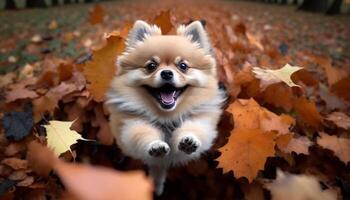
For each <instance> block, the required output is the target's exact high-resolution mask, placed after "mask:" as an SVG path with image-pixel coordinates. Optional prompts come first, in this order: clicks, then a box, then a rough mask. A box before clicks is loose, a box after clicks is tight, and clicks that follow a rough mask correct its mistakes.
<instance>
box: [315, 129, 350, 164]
mask: <svg viewBox="0 0 350 200" xmlns="http://www.w3.org/2000/svg"><path fill="white" fill-rule="evenodd" d="M320 136H321V137H319V138H317V144H318V145H320V146H321V147H323V148H326V149H330V150H332V151H333V152H334V154H335V155H336V156H338V158H339V159H340V160H341V161H343V162H344V163H345V164H346V163H348V162H349V161H350V139H348V138H341V137H337V136H335V135H332V136H331V135H328V134H327V133H323V132H320Z"/></svg>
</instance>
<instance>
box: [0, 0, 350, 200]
mask: <svg viewBox="0 0 350 200" xmlns="http://www.w3.org/2000/svg"><path fill="white" fill-rule="evenodd" d="M172 6H173V5H172V2H162V3H160V4H157V5H154V4H151V5H147V4H146V3H144V2H138V3H121V4H118V8H115V9H116V10H117V12H118V13H119V14H120V15H122V16H126V17H124V18H122V19H121V20H111V19H110V18H109V15H108V14H107V12H106V8H104V7H103V6H100V5H97V6H94V7H92V8H91V11H90V15H89V19H87V20H86V21H87V22H86V24H85V25H84V26H86V27H87V26H92V27H94V28H95V31H94V32H93V33H91V32H87V33H86V34H85V35H84V36H81V33H79V34H78V33H77V32H69V33H64V34H62V33H61V34H58V37H61V38H62V39H67V40H69V39H72V38H75V37H78V38H79V39H80V41H81V43H83V46H85V48H86V49H90V50H92V52H88V53H83V54H82V55H80V56H78V57H76V58H71V57H68V58H67V57H65V58H58V57H55V56H53V55H50V54H48V55H45V56H41V57H40V59H39V61H37V62H33V63H28V64H27V65H26V66H24V67H23V68H22V69H20V70H18V71H17V72H12V73H7V74H6V75H3V76H2V77H1V82H0V84H1V87H2V88H3V89H2V98H3V100H4V103H3V104H1V105H0V106H1V109H2V110H3V111H4V112H3V113H2V114H1V118H2V125H1V133H0V148H1V151H0V160H1V163H0V182H1V184H0V195H2V197H3V198H4V199H13V198H20V197H23V196H26V198H28V199H43V198H54V199H57V198H60V199H63V198H65V199H67V198H71V199H116V198H118V199H151V198H152V184H151V181H150V180H149V179H148V178H146V176H145V173H144V172H142V171H140V169H145V166H144V165H143V164H142V163H141V162H140V161H137V160H133V159H131V158H129V157H125V156H124V155H123V154H122V152H121V151H120V150H119V149H118V147H117V146H116V145H115V143H114V140H113V137H112V135H111V133H110V129H109V126H108V115H109V113H108V112H107V110H106V109H105V107H104V104H103V102H104V100H105V92H106V90H107V88H108V85H109V83H110V81H111V79H112V77H113V75H114V74H115V67H114V63H115V59H116V57H117V55H118V54H120V53H121V52H122V51H123V49H124V42H125V39H126V37H127V33H128V31H129V30H130V28H131V26H132V21H133V20H135V19H144V20H146V21H148V22H150V23H154V24H157V25H158V26H160V27H161V29H162V32H163V33H164V34H174V32H175V29H176V27H177V26H178V25H179V24H188V23H190V22H191V21H193V20H197V19H202V22H203V23H204V24H205V26H206V28H207V30H208V32H209V35H210V38H211V40H212V43H213V47H214V50H215V54H216V59H217V63H218V71H219V77H220V80H221V82H222V83H223V84H224V85H225V87H226V89H227V93H228V95H229V99H228V102H227V105H226V106H225V108H224V109H225V112H224V114H223V116H222V119H221V121H220V123H219V125H218V129H219V137H218V139H217V141H216V143H215V144H214V147H213V148H212V149H211V150H210V151H209V152H208V153H206V154H205V155H203V157H202V158H201V159H200V160H198V161H193V162H192V163H190V164H188V165H186V166H183V167H178V168H174V169H171V171H170V174H169V176H168V180H167V183H166V185H165V191H164V194H163V195H162V196H161V197H158V198H160V199H162V198H164V199H183V198H185V199H243V198H245V199H264V198H272V199H341V198H346V197H348V196H349V195H350V174H349V170H350V169H349V161H350V138H349V129H350V117H349V115H348V114H349V104H350V96H349V92H348V91H350V72H349V67H348V66H349V65H348V64H346V63H349V62H348V60H346V59H345V61H344V62H343V61H337V63H342V65H343V66H341V67H335V66H334V65H333V64H334V62H333V60H332V58H331V57H328V56H324V55H323V56H322V55H317V54H315V53H313V52H311V51H306V50H304V51H298V52H289V50H288V49H289V47H288V45H287V44H284V45H280V46H277V45H276V44H275V42H274V41H273V39H272V38H269V35H268V34H267V33H263V32H260V33H254V32H253V31H252V30H250V29H249V24H250V23H249V20H247V21H245V20H242V19H240V18H237V15H235V14H234V13H232V11H231V10H230V9H231V7H230V6H231V5H230V3H227V2H226V3H213V2H205V3H198V2H192V1H186V3H183V4H182V5H178V6H177V7H176V8H173V9H170V10H169V8H170V7H172ZM146 7H147V9H144V8H146ZM137 10H143V11H144V12H142V13H140V12H136V11H137ZM130 12H131V13H132V14H129V13H130ZM112 25H113V26H112ZM49 26H50V27H51V28H52V29H56V28H57V26H58V25H57V24H55V23H54V22H52V23H50V24H49ZM111 27H113V28H111ZM82 29H83V28H82ZM31 46H32V47H31V48H32V49H35V48H34V47H35V46H37V47H38V46H39V47H40V46H41V47H42V46H45V40H44V39H43V37H42V36H40V35H34V36H33V38H32V44H31ZM79 46H81V44H79ZM77 48H78V47H77ZM58 157H60V159H58ZM101 166H104V167H101ZM111 168H115V169H117V170H112V169H111ZM136 169H137V170H139V171H136V172H121V171H126V170H127V171H130V170H136ZM130 185H132V187H130ZM286 195H288V198H286Z"/></svg>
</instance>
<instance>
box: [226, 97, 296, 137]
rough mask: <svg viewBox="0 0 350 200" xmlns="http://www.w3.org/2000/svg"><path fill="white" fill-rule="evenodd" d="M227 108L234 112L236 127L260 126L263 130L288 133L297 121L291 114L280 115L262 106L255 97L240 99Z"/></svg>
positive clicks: (253, 127)
mask: <svg viewBox="0 0 350 200" xmlns="http://www.w3.org/2000/svg"><path fill="white" fill-rule="evenodd" d="M226 110H227V111H228V112H230V113H232V114H233V119H234V122H235V128H251V129H255V128H260V129H261V130H262V131H263V132H267V131H278V132H279V133H280V134H287V133H289V127H290V126H291V125H293V124H294V123H295V121H294V119H293V118H292V117H290V116H289V115H285V114H283V115H281V116H278V115H276V114H274V113H272V112H270V111H269V110H267V109H265V108H263V107H261V106H260V105H259V104H258V103H257V102H256V101H255V100H254V99H249V100H243V99H238V100H236V101H235V102H234V103H233V104H231V105H230V106H229V107H228V108H227V109H226Z"/></svg>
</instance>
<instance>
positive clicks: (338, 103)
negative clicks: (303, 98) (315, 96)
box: [319, 84, 349, 110]
mask: <svg viewBox="0 0 350 200" xmlns="http://www.w3.org/2000/svg"><path fill="white" fill-rule="evenodd" d="M319 95H320V97H321V99H322V100H323V101H325V102H326V104H327V108H329V109H330V110H334V109H340V110H345V109H346V108H348V107H349V103H347V102H346V101H344V100H342V99H340V98H339V97H338V96H336V95H335V94H333V93H331V92H330V91H329V89H328V88H327V87H326V86H325V85H323V84H320V90H319Z"/></svg>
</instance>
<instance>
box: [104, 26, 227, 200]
mask: <svg viewBox="0 0 350 200" xmlns="http://www.w3.org/2000/svg"><path fill="white" fill-rule="evenodd" d="M151 59H153V60H157V62H159V66H158V68H157V69H156V70H155V71H154V72H151V73H150V72H147V70H146V69H145V64H146V63H147V62H149V60H151ZM179 60H183V61H185V62H187V63H188V65H189V69H188V70H187V71H186V72H183V71H181V70H179V68H178V67H177V64H176V62H179ZM116 65H117V74H116V76H115V78H114V79H113V81H112V84H111V87H110V90H109V92H108V95H107V96H108V99H107V102H106V104H107V105H108V107H109V110H110V112H111V117H110V126H111V129H112V132H113V134H114V136H115V138H116V141H117V144H118V146H119V147H120V148H121V149H122V150H123V152H124V153H125V154H126V155H129V156H131V157H133V158H136V159H141V160H143V161H144V162H145V163H146V164H147V165H148V166H149V173H150V175H151V176H152V177H153V178H154V181H155V185H156V193H157V194H158V195H160V194H161V193H162V191H163V184H164V181H165V179H166V171H167V169H168V168H169V167H171V166H174V165H178V164H185V163H187V162H188V161H190V160H193V159H197V158H198V157H199V156H200V155H201V154H202V153H203V152H205V151H207V150H208V149H209V148H210V147H211V145H212V143H213V140H214V139H215V138H216V136H217V130H216V126H217V123H218V120H219V117H220V115H221V113H222V109H221V105H222V103H223V101H224V98H225V97H224V93H223V92H222V91H220V90H219V89H218V80H217V75H216V63H215V59H214V57H213V55H212V54H211V47H210V43H209V40H208V37H207V34H206V31H205V30H204V28H203V26H202V25H201V24H200V22H198V21H195V22H193V23H191V24H190V25H188V26H180V27H179V28H178V31H177V35H161V33H160V29H159V28H158V27H156V26H151V25H148V24H147V23H146V22H143V21H137V22H135V25H134V28H133V29H132V30H131V32H130V33H129V36H128V40H127V48H126V51H125V52H124V53H123V54H122V55H121V56H119V57H118V59H117V64H116ZM165 69H167V70H170V71H172V72H173V74H174V77H173V82H174V84H175V85H176V87H183V86H185V85H188V88H187V89H186V90H185V91H184V92H183V94H181V96H180V97H179V98H178V99H177V100H176V105H175V106H174V108H172V109H169V110H164V109H162V108H161V107H160V105H159V103H158V102H157V100H156V99H155V98H154V97H152V96H151V95H150V94H149V93H148V92H147V90H146V89H144V88H143V86H144V85H148V86H152V87H155V88H157V87H159V86H161V85H162V79H161V78H160V72H161V71H162V70H165ZM186 141H187V142H186ZM188 141H191V142H190V144H189V143H188ZM180 143H181V145H180ZM195 147H196V148H195ZM184 149H185V150H184ZM152 150H155V152H156V153H157V152H158V153H159V151H158V150H162V151H160V152H161V155H160V156H159V155H154V154H152V153H150V152H152ZM192 151H193V152H192Z"/></svg>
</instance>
